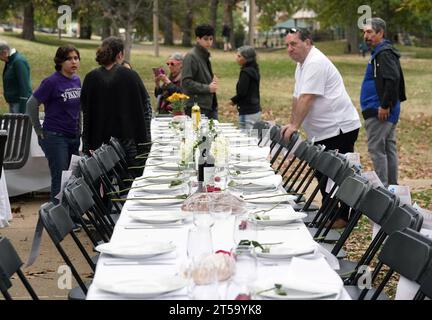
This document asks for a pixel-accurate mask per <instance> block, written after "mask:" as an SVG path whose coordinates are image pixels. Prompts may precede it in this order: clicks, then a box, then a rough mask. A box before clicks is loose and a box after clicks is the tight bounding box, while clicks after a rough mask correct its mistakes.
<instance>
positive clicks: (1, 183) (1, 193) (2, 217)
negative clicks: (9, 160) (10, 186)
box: [0, 169, 12, 228]
mask: <svg viewBox="0 0 432 320" xmlns="http://www.w3.org/2000/svg"><path fill="white" fill-rule="evenodd" d="M1 170H2V175H1V178H0V228H4V227H7V226H8V225H9V221H10V220H12V213H11V207H10V203H9V194H8V190H7V188H6V178H5V174H4V170H3V169H1Z"/></svg>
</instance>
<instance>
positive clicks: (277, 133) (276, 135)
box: [269, 124, 282, 154]
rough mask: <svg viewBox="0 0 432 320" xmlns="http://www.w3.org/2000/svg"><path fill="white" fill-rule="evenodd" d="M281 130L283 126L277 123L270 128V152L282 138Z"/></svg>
mask: <svg viewBox="0 0 432 320" xmlns="http://www.w3.org/2000/svg"><path fill="white" fill-rule="evenodd" d="M281 131H282V127H281V126H280V125H279V124H276V125H274V126H273V127H271V128H270V136H269V139H270V154H271V153H272V152H273V149H274V148H275V147H276V146H277V145H278V142H279V141H280V140H281V137H282V136H281Z"/></svg>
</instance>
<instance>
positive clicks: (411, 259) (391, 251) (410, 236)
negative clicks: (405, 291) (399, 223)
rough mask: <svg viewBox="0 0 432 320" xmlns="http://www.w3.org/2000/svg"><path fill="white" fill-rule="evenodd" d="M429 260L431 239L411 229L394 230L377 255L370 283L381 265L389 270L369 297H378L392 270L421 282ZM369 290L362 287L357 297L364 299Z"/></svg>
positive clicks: (431, 256)
mask: <svg viewBox="0 0 432 320" xmlns="http://www.w3.org/2000/svg"><path fill="white" fill-rule="evenodd" d="M431 260H432V240H431V239H429V238H427V237H426V236H424V235H422V234H421V233H419V232H417V231H415V230H412V229H405V230H403V231H396V232H394V233H393V234H391V235H390V236H389V237H388V239H387V240H386V242H385V244H384V245H383V248H382V250H381V252H380V254H379V256H378V261H379V262H378V264H377V266H376V267H375V269H374V272H373V273H372V283H373V282H374V281H375V280H376V279H377V277H378V274H379V273H380V271H381V270H382V268H383V266H387V267H389V269H390V270H389V271H387V272H386V273H385V276H384V278H383V279H382V281H380V283H379V285H378V287H377V288H376V290H375V292H374V294H373V295H372V296H371V297H370V299H371V300H376V299H377V298H378V296H379V295H380V293H381V292H382V291H383V289H384V287H385V286H386V285H387V283H388V281H389V280H390V278H391V276H392V275H393V273H394V272H397V273H398V274H400V275H401V276H403V277H405V278H407V279H408V280H411V281H415V282H417V283H419V282H422V278H423V277H425V273H426V271H428V267H429V266H430V264H431ZM369 290H370V289H369V288H364V289H363V290H362V292H361V294H360V296H359V298H358V299H359V300H364V299H365V298H366V297H367V294H368V292H369Z"/></svg>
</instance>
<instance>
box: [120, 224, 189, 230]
mask: <svg viewBox="0 0 432 320" xmlns="http://www.w3.org/2000/svg"><path fill="white" fill-rule="evenodd" d="M181 227H182V225H151V226H150V225H149V226H141V225H129V226H123V228H124V229H176V228H181Z"/></svg>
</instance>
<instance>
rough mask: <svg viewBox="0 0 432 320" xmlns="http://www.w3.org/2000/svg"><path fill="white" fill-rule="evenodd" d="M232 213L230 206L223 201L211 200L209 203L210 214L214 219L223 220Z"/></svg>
mask: <svg viewBox="0 0 432 320" xmlns="http://www.w3.org/2000/svg"><path fill="white" fill-rule="evenodd" d="M231 213H232V206H231V204H229V203H225V202H211V203H210V214H211V215H212V216H213V218H214V219H217V220H221V219H222V220H225V219H227V218H228V217H229V216H231Z"/></svg>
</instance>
